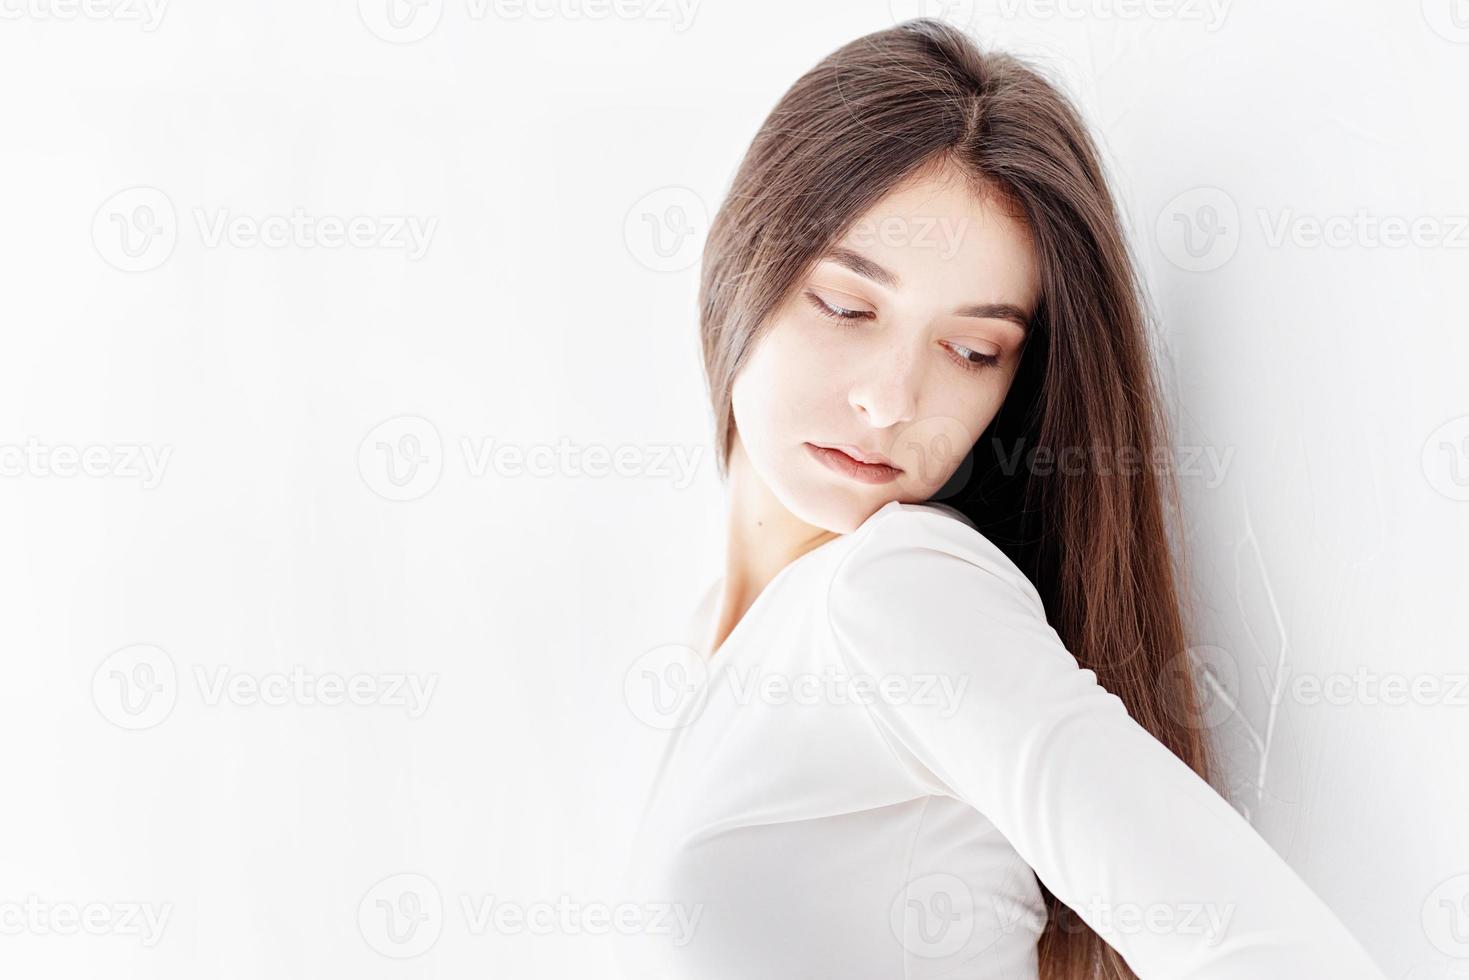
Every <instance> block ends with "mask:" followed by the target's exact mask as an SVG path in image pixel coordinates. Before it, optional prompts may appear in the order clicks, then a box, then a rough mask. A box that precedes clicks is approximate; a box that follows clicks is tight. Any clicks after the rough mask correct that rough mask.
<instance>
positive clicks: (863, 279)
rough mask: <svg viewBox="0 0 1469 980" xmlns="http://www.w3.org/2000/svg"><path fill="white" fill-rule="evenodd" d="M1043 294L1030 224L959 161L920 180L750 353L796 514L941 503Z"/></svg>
mask: <svg viewBox="0 0 1469 980" xmlns="http://www.w3.org/2000/svg"><path fill="white" fill-rule="evenodd" d="M1038 298H1039V283H1038V277H1037V272H1036V267H1035V262H1034V258H1033V256H1032V251H1031V242H1030V238H1029V234H1028V231H1027V229H1026V227H1025V225H1024V223H1023V222H1022V221H1020V220H1019V219H1017V218H1014V217H1011V216H1009V215H1008V214H1007V213H1006V211H1005V209H1004V208H1003V206H1002V205H1001V204H999V203H998V202H996V201H993V200H988V199H987V200H979V199H977V198H976V197H975V196H974V195H973V193H972V192H971V191H970V190H969V189H968V187H967V185H966V184H965V182H964V181H962V180H960V179H957V178H955V177H953V175H952V173H951V172H949V171H939V172H938V173H937V174H935V175H932V176H930V175H916V176H913V177H910V178H909V179H908V180H907V181H905V182H904V183H903V184H901V185H899V186H898V187H896V188H895V189H894V190H893V191H892V192H891V193H890V194H888V195H887V196H886V197H885V198H883V199H882V200H881V201H879V202H878V203H877V204H876V205H875V206H874V207H873V208H872V209H871V210H870V211H868V212H867V214H865V215H864V216H863V217H862V218H861V219H860V220H859V221H858V222H857V223H856V224H855V225H854V226H853V228H852V229H851V230H850V231H849V232H848V233H847V234H846V235H845V236H843V237H842V239H841V240H840V241H839V242H837V243H836V244H835V245H833V246H832V248H831V249H829V250H828V252H827V254H826V255H825V256H823V257H822V258H821V259H820V260H819V261H818V262H817V263H816V265H815V266H814V267H813V268H812V270H811V272H810V273H809V274H808V275H807V277H806V278H805V279H803V280H798V281H797V283H796V287H795V288H794V289H793V291H792V293H791V295H790V296H789V297H788V298H787V299H786V301H785V302H784V303H783V304H782V305H781V306H780V307H779V308H777V309H776V310H775V311H774V312H773V313H772V314H771V319H770V322H769V324H768V325H767V329H766V330H765V332H764V333H763V334H762V335H761V336H760V338H759V340H758V341H757V342H756V345H755V347H754V349H753V350H752V351H751V352H750V355H749V357H748V358H747V359H746V361H745V363H744V364H743V365H742V367H741V369H740V372H739V374H738V376H737V377H736V378H735V381H734V387H733V391H732V398H733V403H734V417H735V428H736V431H737V438H738V439H739V441H740V443H741V446H742V448H743V449H744V452H745V454H746V455H747V456H748V457H749V460H750V464H751V465H752V467H753V468H754V470H755V472H756V473H757V474H758V475H759V477H760V478H761V479H762V480H763V481H764V482H765V484H766V485H767V487H768V488H769V489H770V491H771V492H772V493H773V494H774V495H775V497H776V498H778V499H779V500H780V501H781V503H783V504H784V505H785V506H786V508H787V509H789V510H790V511H791V513H792V514H794V515H795V516H796V517H797V518H799V519H801V520H803V521H805V522H806V523H808V524H811V525H814V526H817V527H822V528H826V529H828V530H832V531H836V532H839V533H847V532H850V531H852V530H855V529H856V528H857V526H858V525H860V524H861V523H862V522H863V521H864V520H866V519H867V517H868V516H870V515H871V514H872V513H873V512H874V511H876V510H877V509H878V508H879V507H881V506H882V505H883V504H885V503H887V502H888V501H891V500H900V501H903V502H921V501H923V500H927V499H928V498H929V497H931V496H932V495H933V494H934V493H935V492H937V491H938V490H939V489H940V488H941V487H942V486H943V485H944V484H945V483H946V482H947V481H948V479H949V477H950V476H952V475H953V473H954V471H955V470H956V469H957V468H958V466H959V464H960V462H961V461H962V460H963V458H964V456H965V454H966V453H967V452H968V451H969V450H970V448H971V447H973V445H974V444H975V442H976V441H978V439H979V436H980V434H981V433H982V432H983V431H984V429H985V427H986V426H988V425H989V423H990V420H991V419H993V418H994V416H995V413H996V412H997V411H998V410H999V408H1000V404H1001V403H1002V402H1003V401H1004V399H1005V395H1006V393H1007V392H1008V391H1009V390H1010V383H1011V381H1012V380H1013V379H1014V377H1015V371H1016V366H1017V364H1018V362H1019V360H1020V353H1021V350H1022V347H1023V345H1024V342H1025V337H1026V331H1025V327H1024V326H1023V325H1022V323H1021V322H1017V321H1028V320H1029V319H1030V317H1031V315H1032V314H1033V313H1034V311H1035V308H1036V304H1037V302H1038ZM817 447H843V448H845V449H846V450H847V452H848V453H849V454H853V455H858V456H860V457H861V458H863V459H866V460H871V459H873V457H877V456H881V457H885V458H886V459H887V460H888V461H890V462H891V463H892V465H893V467H895V468H897V469H898V470H900V472H898V473H896V474H895V475H894V474H893V473H892V472H891V471H890V470H883V469H881V468H871V467H867V468H862V467H857V468H854V467H852V466H851V464H850V461H849V460H844V458H843V457H841V456H834V455H832V454H831V453H830V452H823V451H821V450H820V449H818V448H817ZM885 477H891V479H884V478H885Z"/></svg>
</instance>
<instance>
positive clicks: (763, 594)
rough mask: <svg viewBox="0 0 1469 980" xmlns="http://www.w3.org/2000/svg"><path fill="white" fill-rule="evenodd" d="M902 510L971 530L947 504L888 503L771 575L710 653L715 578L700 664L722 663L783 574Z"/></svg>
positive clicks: (702, 627)
mask: <svg viewBox="0 0 1469 980" xmlns="http://www.w3.org/2000/svg"><path fill="white" fill-rule="evenodd" d="M902 507H926V508H937V509H942V510H944V511H947V512H949V513H950V514H951V515H953V516H954V517H956V518H957V519H958V520H960V521H963V522H964V523H965V524H968V525H969V526H970V527H973V525H972V524H970V522H969V519H968V518H967V517H965V516H964V515H963V513H962V512H960V511H958V510H956V509H954V508H953V507H950V506H949V505H948V504H941V503H936V502H933V501H922V502H904V501H901V500H889V501H888V502H887V503H885V504H883V505H882V506H881V507H879V508H878V509H877V510H875V511H873V512H872V513H871V514H869V515H868V516H867V519H866V520H864V521H863V522H862V523H861V524H859V525H858V526H857V527H856V528H855V529H854V530H852V531H850V532H848V533H846V534H841V535H838V536H837V537H835V538H832V539H830V540H828V541H823V542H822V543H821V544H819V545H817V546H816V547H814V548H812V549H811V550H810V551H807V552H803V553H802V554H800V555H797V556H796V557H795V558H793V559H791V560H790V561H789V562H787V563H786V564H785V566H784V567H782V568H781V570H780V571H778V572H776V573H775V575H774V577H773V578H771V580H770V581H769V582H767V583H765V588H763V589H761V590H760V592H759V594H758V595H756V596H755V599H754V601H753V602H751V603H750V608H748V609H746V610H745V614H744V615H743V616H741V617H740V618H739V620H738V621H737V622H736V623H735V624H734V627H733V628H732V629H731V630H730V631H729V635H728V636H726V637H725V638H724V642H722V643H720V644H719V647H718V649H715V650H712V651H710V650H709V639H710V637H711V635H712V633H713V630H714V627H715V625H716V624H717V623H718V622H719V617H720V614H721V613H722V612H723V611H724V610H723V609H722V608H721V603H720V596H719V591H720V588H721V586H722V585H723V584H724V577H723V576H720V577H719V578H716V579H715V580H714V582H713V583H712V584H711V585H710V587H709V589H708V590H706V591H705V594H704V601H703V602H702V603H700V609H701V610H706V611H707V612H708V615H707V616H705V617H703V618H702V622H701V623H700V624H699V633H700V635H699V638H698V639H699V643H700V646H701V650H700V652H701V653H703V654H704V656H705V661H704V662H705V665H706V667H713V666H714V664H715V663H717V662H722V661H723V659H724V656H725V651H727V650H729V649H731V647H732V644H733V643H734V641H735V640H736V639H738V638H739V637H740V636H741V635H742V633H743V632H744V630H745V624H746V623H747V622H749V621H750V618H751V617H752V616H754V615H755V614H756V613H757V612H758V611H760V609H761V608H762V607H763V606H764V605H766V604H767V602H766V601H767V597H768V596H770V595H772V594H773V593H774V592H775V588H776V586H777V585H779V584H780V583H781V582H782V581H784V580H785V579H786V578H787V577H788V576H787V574H786V573H787V572H789V571H790V570H791V569H793V568H795V567H797V566H798V565H800V564H801V563H802V562H804V561H805V560H806V559H807V558H810V557H811V556H813V555H816V554H821V553H823V552H826V551H827V550H829V549H830V548H831V546H832V545H835V544H837V543H839V542H843V541H849V540H851V539H852V538H853V537H854V536H855V535H856V534H858V533H859V532H860V531H862V529H863V528H865V527H868V526H869V525H871V524H872V522H873V521H874V520H876V519H877V517H878V516H879V515H880V514H884V513H886V512H888V511H890V510H892V509H894V508H902Z"/></svg>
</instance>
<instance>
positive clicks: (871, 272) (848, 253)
mask: <svg viewBox="0 0 1469 980" xmlns="http://www.w3.org/2000/svg"><path fill="white" fill-rule="evenodd" d="M822 258H823V259H826V260H830V261H832V262H835V263H836V264H837V265H840V266H842V267H844V268H846V269H849V270H851V271H852V272H855V273H856V274H857V275H859V276H861V277H862V278H864V279H871V280H872V281H873V282H875V283H877V284H878V285H881V286H886V287H887V288H888V289H899V288H901V287H902V281H901V280H899V279H898V277H897V276H896V275H895V274H893V273H891V272H889V271H888V270H887V269H884V268H883V267H882V266H880V265H878V264H877V263H876V262H874V261H872V260H871V259H869V258H868V257H867V256H865V255H862V254H860V253H858V252H854V251H852V250H851V249H850V248H847V247H845V246H843V245H834V246H832V248H831V249H829V250H828V251H827V253H826V254H825V255H823V256H822ZM954 315H955V316H968V317H976V318H978V319H981V320H1009V321H1010V322H1011V323H1013V324H1015V325H1016V326H1018V327H1019V328H1020V329H1021V330H1022V331H1024V332H1025V333H1027V334H1028V333H1029V332H1030V317H1029V316H1027V315H1026V313H1025V311H1024V310H1022V309H1021V308H1020V307H1018V306H1016V305H1014V304H1013V303H979V304H977V305H975V306H966V307H963V308H962V309H958V310H955V311H954Z"/></svg>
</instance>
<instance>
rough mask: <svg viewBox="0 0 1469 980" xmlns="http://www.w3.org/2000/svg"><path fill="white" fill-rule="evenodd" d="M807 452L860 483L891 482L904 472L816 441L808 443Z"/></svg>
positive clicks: (830, 467)
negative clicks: (819, 444) (820, 444)
mask: <svg viewBox="0 0 1469 980" xmlns="http://www.w3.org/2000/svg"><path fill="white" fill-rule="evenodd" d="M806 450H807V452H809V453H811V455H812V456H814V457H816V459H817V460H818V461H819V462H821V463H823V464H825V465H826V467H827V468H828V469H830V470H833V471H835V472H837V473H840V474H842V475H843V476H846V477H850V478H851V479H853V480H856V481H857V482H858V483H891V482H892V481H894V480H896V479H897V478H898V476H899V475H900V474H901V473H902V472H903V471H902V470H900V469H898V468H897V467H896V466H888V465H887V464H886V463H864V462H862V461H860V460H857V459H853V458H852V457H851V456H849V455H847V454H846V453H844V452H842V451H841V450H840V449H832V448H829V447H826V446H818V445H816V444H815V443H811V442H808V443H806Z"/></svg>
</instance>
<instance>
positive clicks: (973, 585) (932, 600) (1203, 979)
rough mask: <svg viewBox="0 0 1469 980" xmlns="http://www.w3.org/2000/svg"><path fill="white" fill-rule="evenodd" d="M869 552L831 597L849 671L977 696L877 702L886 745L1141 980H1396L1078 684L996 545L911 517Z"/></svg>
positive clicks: (1189, 774) (1092, 678)
mask: <svg viewBox="0 0 1469 980" xmlns="http://www.w3.org/2000/svg"><path fill="white" fill-rule="evenodd" d="M855 533H856V534H857V535H858V539H857V540H856V541H854V542H853V545H852V548H851V551H850V552H849V553H848V554H847V555H845V556H844V557H843V559H842V563H841V565H840V566H839V567H838V568H837V569H836V571H835V573H834V577H833V579H832V583H831V589H830V592H829V594H828V597H827V607H828V616H829V620H830V626H831V631H832V640H833V642H834V643H835V645H836V647H837V650H838V651H839V653H840V655H841V656H842V657H843V658H844V659H845V661H846V666H847V668H848V669H849V670H851V671H852V672H853V673H855V674H862V675H872V676H877V677H881V676H883V675H898V676H902V677H904V678H908V679H915V675H924V676H925V677H926V676H927V675H936V676H938V677H944V678H947V679H948V681H949V682H950V683H951V685H952V687H951V688H950V689H951V690H956V691H961V692H962V693H961V695H960V696H959V697H958V698H957V704H947V703H946V704H944V705H942V706H939V705H935V704H916V703H911V702H910V703H906V704H904V703H885V702H884V701H883V700H882V699H881V698H880V697H879V698H875V699H873V703H871V705H870V710H871V714H872V716H873V718H874V721H875V723H876V724H877V726H878V728H879V730H880V731H881V732H882V733H883V735H884V737H885V738H887V740H888V741H889V743H890V744H891V745H893V747H894V751H895V752H896V753H897V754H898V755H899V757H900V758H908V759H910V760H912V762H913V763H914V764H915V766H921V767H926V770H927V772H928V773H931V774H932V777H936V778H937V779H938V780H939V781H940V782H941V783H942V784H943V785H944V786H946V787H947V788H948V790H949V792H950V793H951V794H952V795H953V796H955V797H956V798H958V799H960V800H963V801H965V802H966V803H968V804H970V805H971V806H973V807H975V808H976V809H977V810H979V811H980V812H981V813H983V814H984V815H985V816H986V817H987V818H988V819H989V820H990V821H991V822H993V823H994V825H995V826H996V827H997V828H998V829H999V830H1000V832H1001V833H1003V834H1004V835H1005V836H1006V838H1007V839H1008V840H1009V841H1010V844H1011V845H1012V846H1013V847H1014V848H1015V850H1016V851H1017V852H1018V853H1019V854H1020V856H1021V857H1022V858H1024V859H1025V861H1026V862H1027V863H1028V864H1029V865H1030V866H1031V867H1032V868H1033V869H1034V870H1035V872H1036V875H1037V877H1039V878H1040V880H1041V881H1042V882H1043V883H1044V884H1045V885H1046V887H1047V888H1049V889H1050V890H1051V891H1052V892H1053V893H1054V894H1055V895H1056V896H1057V897H1058V898H1060V899H1061V901H1063V902H1065V903H1066V904H1067V905H1068V906H1070V907H1071V908H1072V909H1073V910H1074V911H1076V913H1077V914H1078V915H1079V916H1080V917H1081V918H1082V919H1083V921H1085V922H1086V923H1087V924H1088V925H1089V926H1091V927H1092V928H1093V929H1095V930H1096V931H1097V933H1098V934H1099V935H1101V936H1102V938H1103V939H1104V940H1106V941H1107V943H1108V944H1110V945H1111V946H1112V947H1113V948H1115V949H1116V950H1117V951H1118V952H1119V953H1121V954H1122V956H1123V957H1124V958H1125V959H1126V960H1127V962H1128V964H1129V966H1131V967H1132V969H1133V971H1134V972H1136V973H1137V974H1138V976H1139V977H1141V978H1143V980H1154V978H1156V980H1272V978H1280V980H1287V978H1289V980H1303V978H1308V977H1310V978H1315V977H1323V978H1325V977H1330V978H1333V980H1355V978H1361V980H1383V974H1382V972H1381V971H1380V970H1379V969H1378V968H1377V967H1376V966H1375V965H1374V963H1373V962H1372V960H1371V958H1370V957H1369V956H1368V954H1367V953H1366V951H1365V950H1364V949H1363V948H1362V946H1361V945H1360V944H1359V943H1358V942H1357V941H1356V939H1355V938H1354V937H1353V936H1352V935H1351V934H1350V933H1349V932H1348V931H1347V929H1346V928H1345V927H1344V926H1343V925H1342V923H1341V922H1340V921H1339V920H1338V919H1337V918H1336V916H1335V915H1334V914H1333V913H1332V912H1331V911H1330V909H1328V908H1327V907H1326V905H1325V904H1323V903H1322V901H1321V900H1320V899H1319V898H1318V897H1317V896H1316V895H1315V894H1314V893H1313V892H1312V891H1311V890H1310V889H1309V888H1308V887H1307V885H1306V884H1305V882H1303V881H1302V880H1301V878H1300V877H1299V876H1298V875H1297V874H1296V872H1295V871H1294V870H1293V869H1292V868H1291V867H1290V866H1289V865H1288V864H1286V862H1285V861H1284V860H1283V859H1282V858H1281V857H1280V856H1279V855H1277V854H1276V853H1275V851H1274V850H1272V849H1271V847H1270V845H1269V844H1268V843H1267V842H1266V841H1265V840H1264V839H1263V838H1262V837H1260V835H1259V834H1258V833H1257V832H1256V831H1255V830H1254V828H1253V827H1251V826H1250V824H1249V823H1248V822H1247V821H1246V820H1245V819H1244V818H1243V817H1241V816H1240V814H1239V813H1237V812H1236V811H1235V810H1234V808H1233V807H1231V806H1230V805H1229V803H1228V802H1227V801H1226V800H1225V799H1224V798H1223V797H1221V796H1220V795H1219V794H1218V793H1217V792H1215V790H1214V789H1213V788H1212V787H1211V786H1209V784H1208V783H1207V782H1205V781H1204V780H1203V779H1201V778H1200V777H1199V776H1198V775H1197V774H1196V773H1195V772H1194V771H1193V770H1192V769H1190V768H1189V767H1188V766H1187V765H1186V764H1184V763H1183V762H1182V761H1181V760H1180V759H1179V758H1178V757H1177V756H1175V755H1173V753H1172V752H1170V751H1169V750H1168V749H1167V748H1166V747H1165V746H1164V745H1163V744H1162V743H1161V742H1159V741H1158V740H1157V739H1155V738H1153V736H1152V735H1151V734H1149V733H1148V731H1147V730H1146V729H1144V728H1143V727H1142V726H1141V725H1139V724H1138V723H1137V722H1136V721H1134V720H1133V719H1132V717H1131V716H1130V715H1129V714H1128V713H1127V710H1126V708H1125V707H1124V705H1123V703H1122V701H1121V700H1120V699H1119V698H1117V697H1116V695H1113V694H1110V693H1108V692H1107V691H1106V690H1104V689H1103V688H1102V687H1101V686H1100V685H1098V683H1097V680H1096V675H1095V673H1093V672H1092V671H1091V670H1089V669H1083V668H1081V667H1079V665H1078V664H1077V661H1076V659H1075V658H1074V657H1073V656H1072V655H1071V654H1070V652H1068V651H1067V650H1066V648H1065V646H1064V645H1063V644H1062V642H1061V639H1060V637H1059V636H1058V635H1057V633H1056V632H1055V630H1054V629H1052V628H1051V626H1050V625H1049V624H1048V623H1047V622H1046V619H1045V615H1044V610H1043V608H1042V605H1041V601H1040V598H1039V596H1038V595H1037V594H1036V592H1035V590H1034V588H1033V587H1032V586H1030V584H1029V582H1027V581H1026V580H1025V579H1024V576H1023V575H1021V573H1020V572H1019V570H1018V569H1016V568H1015V566H1014V565H1013V564H1012V563H1011V562H1010V561H1009V560H1008V558H1006V557H1005V556H1004V555H1003V553H1002V552H1000V551H999V550H998V549H997V548H995V547H994V545H993V544H992V543H990V542H989V541H987V540H986V539H984V538H983V537H982V536H981V535H980V534H979V533H978V532H976V531H974V529H972V528H969V527H967V526H965V525H963V524H960V523H959V522H957V521H955V520H953V519H952V518H948V517H945V516H943V515H940V514H934V513H925V512H922V511H918V510H915V509H903V508H893V510H892V512H890V513H888V514H884V515H880V516H879V517H878V518H877V519H875V520H874V521H871V522H869V524H868V525H867V526H864V527H863V528H861V529H860V530H859V531H858V532H855ZM916 679H917V680H918V681H920V682H922V678H921V677H919V678H916ZM961 685H962V687H961ZM920 771H921V770H920Z"/></svg>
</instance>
